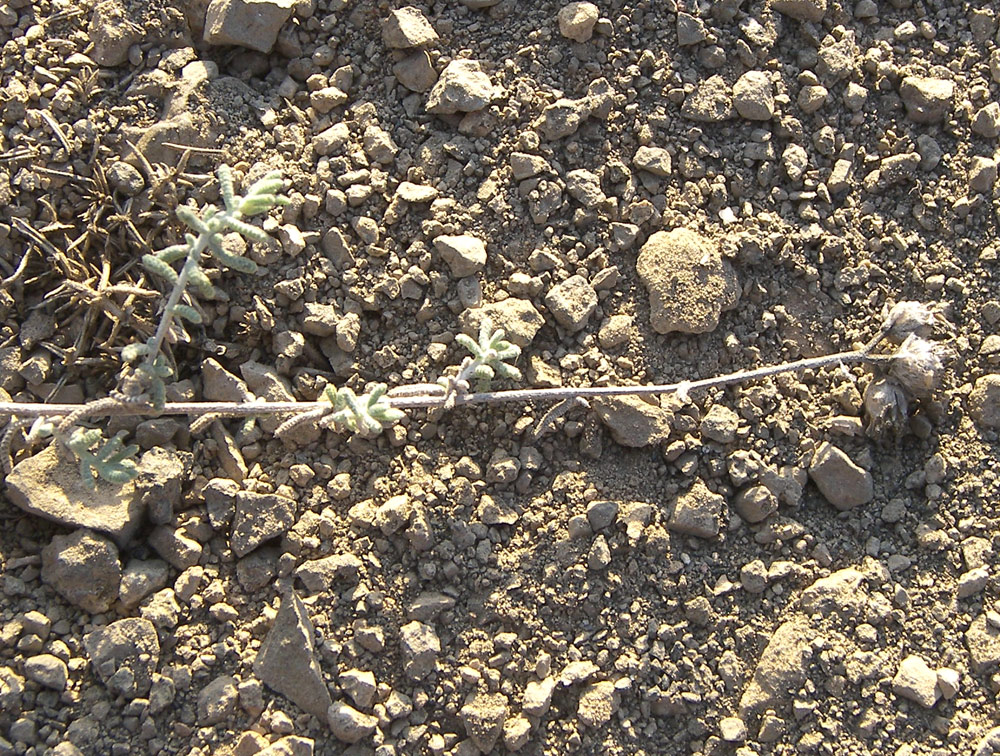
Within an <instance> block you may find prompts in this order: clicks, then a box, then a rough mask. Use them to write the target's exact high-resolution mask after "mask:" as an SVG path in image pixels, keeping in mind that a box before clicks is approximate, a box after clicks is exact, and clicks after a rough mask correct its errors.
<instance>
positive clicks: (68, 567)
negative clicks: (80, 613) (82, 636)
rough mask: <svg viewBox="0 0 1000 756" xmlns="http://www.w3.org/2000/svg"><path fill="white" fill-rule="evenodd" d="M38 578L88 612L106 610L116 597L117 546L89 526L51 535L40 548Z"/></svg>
mask: <svg viewBox="0 0 1000 756" xmlns="http://www.w3.org/2000/svg"><path fill="white" fill-rule="evenodd" d="M42 581H43V582H44V583H46V584H48V585H50V586H52V587H53V588H54V589H55V590H56V591H57V592H58V593H59V594H60V595H61V596H62V597H63V598H65V599H66V600H67V601H69V602H70V603H71V604H74V605H75V606H78V607H80V608H81V609H83V610H84V611H87V612H90V613H91V614H99V613H101V612H106V611H107V610H108V609H109V608H110V607H111V604H112V603H113V602H114V601H115V599H116V598H118V586H119V584H120V583H121V565H120V564H119V562H118V550H117V549H116V548H115V546H114V544H113V543H111V541H109V540H108V539H107V538H103V537H101V536H99V535H96V534H94V533H92V532H91V531H89V530H86V529H83V530H77V531H76V532H74V533H71V534H70V535H65V536H60V535H57V536H53V538H52V541H51V542H50V543H49V545H48V546H46V547H45V548H44V549H42Z"/></svg>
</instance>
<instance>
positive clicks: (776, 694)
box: [740, 617, 813, 720]
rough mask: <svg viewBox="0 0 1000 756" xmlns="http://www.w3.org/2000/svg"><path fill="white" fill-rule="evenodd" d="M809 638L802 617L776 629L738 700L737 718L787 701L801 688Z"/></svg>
mask: <svg viewBox="0 0 1000 756" xmlns="http://www.w3.org/2000/svg"><path fill="white" fill-rule="evenodd" d="M812 636H813V633H812V631H811V629H810V627H809V623H808V621H807V620H806V619H805V618H802V617H795V618H793V619H790V620H787V621H786V622H784V623H782V624H781V625H779V626H778V629H777V630H775V631H774V633H773V634H772V635H771V639H770V641H768V644H767V646H766V647H765V648H764V652H763V653H762V654H761V656H760V659H759V660H758V662H757V668H756V669H755V670H754V673H753V678H752V679H751V680H750V682H749V684H748V685H747V687H746V689H745V690H744V691H743V695H742V697H741V698H740V718H741V719H743V720H746V718H747V717H748V716H750V715H752V714H756V713H758V712H760V711H761V710H763V709H765V708H767V707H769V706H774V705H775V704H777V703H778V702H781V701H785V700H787V699H788V697H789V695H790V694H791V693H793V692H794V691H796V690H798V689H799V687H801V685H802V683H803V682H805V679H806V669H807V666H808V663H809V658H810V656H811V654H812V647H811V645H810V644H811V639H812Z"/></svg>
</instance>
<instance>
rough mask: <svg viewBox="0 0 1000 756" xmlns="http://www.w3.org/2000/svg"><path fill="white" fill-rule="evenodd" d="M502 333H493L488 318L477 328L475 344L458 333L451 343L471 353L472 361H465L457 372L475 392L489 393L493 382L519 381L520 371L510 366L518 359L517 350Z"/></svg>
mask: <svg viewBox="0 0 1000 756" xmlns="http://www.w3.org/2000/svg"><path fill="white" fill-rule="evenodd" d="M504 336H506V333H505V332H504V330H503V329H502V328H498V329H497V330H495V331H494V330H493V323H492V321H491V320H490V319H489V318H483V319H482V321H481V322H480V324H479V340H478V341H475V340H473V339H472V337H470V336H467V335H466V334H464V333H460V334H458V335H457V336H456V337H455V340H456V341H457V342H458V343H459V344H461V345H462V346H463V347H465V348H466V349H468V350H469V352H471V353H472V358H471V359H469V358H466V362H465V363H463V365H462V369H461V371H460V377H461V378H462V379H464V380H469V379H473V380H474V381H475V382H476V391H489V390H490V385H491V383H492V382H493V379H494V378H509V379H511V380H514V381H519V380H521V371H520V370H519V369H518V368H516V367H514V365H512V364H510V363H511V362H513V361H514V360H516V359H517V358H518V357H520V356H521V348H520V347H519V346H517V345H516V344H512V343H511V342H509V341H507V340H506V339H504Z"/></svg>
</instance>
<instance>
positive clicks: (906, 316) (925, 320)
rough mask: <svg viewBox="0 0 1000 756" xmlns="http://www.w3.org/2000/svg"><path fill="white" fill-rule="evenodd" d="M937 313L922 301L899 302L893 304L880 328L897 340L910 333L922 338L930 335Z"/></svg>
mask: <svg viewBox="0 0 1000 756" xmlns="http://www.w3.org/2000/svg"><path fill="white" fill-rule="evenodd" d="M936 321H937V315H936V314H935V312H934V310H932V309H931V308H930V306H929V305H925V304H924V303H923V302H900V303H899V304H897V305H895V306H893V307H892V308H891V309H890V310H889V312H888V313H887V314H886V316H885V321H884V322H883V323H882V329H883V330H884V331H885V332H886V335H887V336H890V337H892V338H894V339H896V340H898V341H902V340H903V339H905V338H906V337H907V336H910V335H911V334H917V335H918V336H923V337H924V338H926V337H928V336H930V335H931V331H932V330H933V329H934V323H935V322H936Z"/></svg>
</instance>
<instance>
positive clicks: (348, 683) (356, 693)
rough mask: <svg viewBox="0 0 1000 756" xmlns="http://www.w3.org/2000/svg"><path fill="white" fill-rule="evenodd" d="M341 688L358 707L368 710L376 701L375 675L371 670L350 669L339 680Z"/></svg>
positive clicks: (342, 673) (341, 674)
mask: <svg viewBox="0 0 1000 756" xmlns="http://www.w3.org/2000/svg"><path fill="white" fill-rule="evenodd" d="M337 682H339V683H340V687H341V689H342V690H344V691H345V692H346V693H347V695H349V696H350V697H351V700H352V701H354V703H355V704H356V705H357V706H360V707H361V708H362V709H367V708H368V707H369V706H371V705H372V702H373V701H374V700H375V693H376V691H377V688H376V685H375V675H374V674H373V673H372V672H371V671H369V670H361V669H349V670H346V671H344V672H341V673H340V675H339V676H338V678H337Z"/></svg>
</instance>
